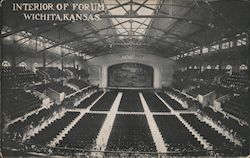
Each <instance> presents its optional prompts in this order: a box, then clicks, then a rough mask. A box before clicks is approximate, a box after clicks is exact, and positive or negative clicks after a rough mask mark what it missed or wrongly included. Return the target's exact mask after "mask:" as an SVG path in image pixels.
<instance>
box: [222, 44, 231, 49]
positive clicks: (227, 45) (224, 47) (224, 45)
mask: <svg viewBox="0 0 250 158" xmlns="http://www.w3.org/2000/svg"><path fill="white" fill-rule="evenodd" d="M229 45H230V43H229V42H224V43H222V45H221V48H222V49H227V48H229Z"/></svg>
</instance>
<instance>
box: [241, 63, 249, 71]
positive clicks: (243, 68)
mask: <svg viewBox="0 0 250 158" xmlns="http://www.w3.org/2000/svg"><path fill="white" fill-rule="evenodd" d="M247 69H248V68H247V66H246V65H245V64H242V65H241V66H240V70H241V71H244V70H247Z"/></svg>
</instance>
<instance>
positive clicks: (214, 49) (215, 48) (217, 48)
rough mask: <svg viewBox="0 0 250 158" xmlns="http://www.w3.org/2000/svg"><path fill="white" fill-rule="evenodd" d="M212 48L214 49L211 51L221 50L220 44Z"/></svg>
mask: <svg viewBox="0 0 250 158" xmlns="http://www.w3.org/2000/svg"><path fill="white" fill-rule="evenodd" d="M211 48H212V49H211V51H216V50H219V44H215V45H212V47H211Z"/></svg>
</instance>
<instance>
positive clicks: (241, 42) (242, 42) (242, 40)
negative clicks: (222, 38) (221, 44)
mask: <svg viewBox="0 0 250 158" xmlns="http://www.w3.org/2000/svg"><path fill="white" fill-rule="evenodd" d="M242 45H247V38H246V37H244V38H241V39H238V40H237V46H242Z"/></svg>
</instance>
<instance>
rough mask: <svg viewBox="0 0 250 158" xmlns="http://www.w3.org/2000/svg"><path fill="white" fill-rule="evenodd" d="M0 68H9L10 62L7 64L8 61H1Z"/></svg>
mask: <svg viewBox="0 0 250 158" xmlns="http://www.w3.org/2000/svg"><path fill="white" fill-rule="evenodd" d="M2 67H10V62H8V61H6V60H5V61H3V62H2Z"/></svg>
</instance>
